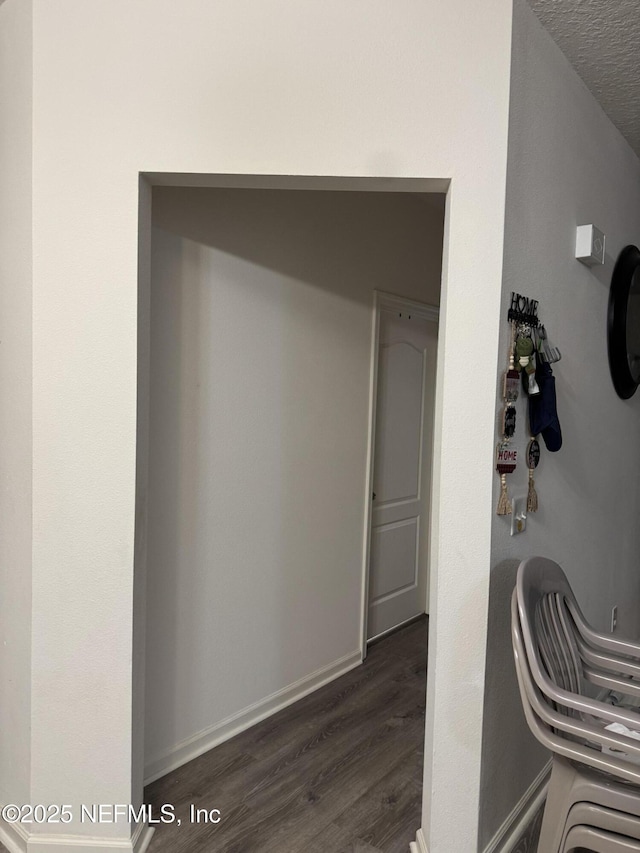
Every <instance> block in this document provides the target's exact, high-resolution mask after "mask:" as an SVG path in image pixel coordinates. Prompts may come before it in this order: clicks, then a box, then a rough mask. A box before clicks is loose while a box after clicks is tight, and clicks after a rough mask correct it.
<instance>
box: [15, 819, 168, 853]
mask: <svg viewBox="0 0 640 853" xmlns="http://www.w3.org/2000/svg"><path fill="white" fill-rule="evenodd" d="M153 832H154V828H153V827H152V826H147V825H145V824H138V826H137V827H136V829H135V832H134V833H133V835H132V837H131V838H129V839H118V838H114V839H109V838H98V837H96V836H90V835H89V836H87V835H45V834H33V833H28V832H26V831H25V829H24V827H23V826H22V825H21V824H19V823H1V824H0V842H2V844H4V846H5V847H6V848H7V850H8V851H9V853H115V851H118V850H119V851H121V853H145V850H146V849H147V848H148V846H149V842H150V841H151V836H152V835H153Z"/></svg>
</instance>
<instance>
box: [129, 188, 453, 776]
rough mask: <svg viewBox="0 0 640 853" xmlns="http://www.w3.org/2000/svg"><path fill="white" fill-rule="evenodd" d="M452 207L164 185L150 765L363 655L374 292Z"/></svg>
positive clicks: (154, 289) (432, 243)
mask: <svg viewBox="0 0 640 853" xmlns="http://www.w3.org/2000/svg"><path fill="white" fill-rule="evenodd" d="M443 202H444V199H443V197H442V196H440V197H434V198H433V200H430V201H427V200H423V199H422V198H421V197H419V196H417V195H415V194H404V195H402V194H398V193H353V192H322V191H320V192H313V191H311V192H309V191H289V192H287V191H279V190H233V189H230V190H223V189H218V190H216V189H179V188H156V190H155V191H154V202H153V205H154V206H153V220H154V226H155V227H154V232H153V252H152V286H151V293H152V295H151V409H150V425H151V433H150V439H151V440H150V477H149V551H148V554H149V560H148V592H147V623H148V632H147V679H146V683H147V694H146V704H147V710H146V760H147V763H148V764H150V765H151V764H154V762H155V761H157V760H158V759H159V758H160V757H161V756H163V755H165V754H171V753H172V752H174V751H175V747H176V746H177V745H178V744H180V743H181V742H183V741H186V740H189V739H191V738H193V737H194V736H195V735H198V734H200V733H201V732H203V731H204V730H207V729H211V728H213V726H215V725H216V724H219V723H220V722H221V721H223V720H225V719H226V718H228V717H230V716H233V715H236V714H238V713H239V712H240V711H243V710H244V709H246V708H248V707H249V706H252V705H254V704H255V703H258V702H260V701H261V700H264V699H266V698H267V697H269V696H270V695H271V694H273V693H276V692H277V691H281V690H283V689H284V688H286V687H289V686H290V685H292V684H294V683H295V682H298V681H300V680H302V679H305V678H309V677H310V676H312V675H313V674H314V673H315V672H316V671H318V670H320V669H323V668H326V667H328V666H330V665H332V664H335V665H337V664H338V663H339V662H340V661H341V660H342V659H344V658H346V657H348V656H349V655H351V656H352V657H353V656H354V655H355V657H356V658H358V657H359V653H360V651H361V638H362V633H361V619H362V566H363V539H364V523H365V509H366V501H367V497H368V495H367V487H366V475H367V468H368V456H367V444H368V430H369V376H370V367H371V363H370V362H371V333H372V315H373V291H374V289H376V288H377V289H381V290H385V291H392V292H394V293H398V294H400V295H404V296H407V297H410V298H414V299H418V300H421V301H423V302H427V303H430V304H438V302H439V299H440V279H441V259H442V238H443V221H444V203H443Z"/></svg>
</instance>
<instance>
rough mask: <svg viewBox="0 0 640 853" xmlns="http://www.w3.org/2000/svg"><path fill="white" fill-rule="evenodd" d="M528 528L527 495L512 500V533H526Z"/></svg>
mask: <svg viewBox="0 0 640 853" xmlns="http://www.w3.org/2000/svg"><path fill="white" fill-rule="evenodd" d="M526 528H527V499H526V497H524V496H523V497H519V498H513V500H512V501H511V535H512V536H517V535H518V533H524V531H525V530H526Z"/></svg>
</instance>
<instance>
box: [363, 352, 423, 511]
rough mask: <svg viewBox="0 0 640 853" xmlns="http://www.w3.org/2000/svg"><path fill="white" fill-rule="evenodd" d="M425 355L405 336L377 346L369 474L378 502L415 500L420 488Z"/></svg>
mask: <svg viewBox="0 0 640 853" xmlns="http://www.w3.org/2000/svg"><path fill="white" fill-rule="evenodd" d="M423 362H424V354H423V352H421V351H420V350H419V349H417V348H416V347H415V346H414V345H413V344H410V343H408V342H407V341H397V342H395V343H392V344H382V345H381V346H380V356H379V361H378V405H379V408H378V415H377V418H378V427H377V431H376V434H377V435H378V436H379V442H378V443H377V447H376V454H375V458H374V474H373V479H374V482H375V484H376V486H377V489H376V495H377V500H378V501H379V502H380V503H379V505H378V507H377V508H379V506H380V505H381V504H384V503H387V502H390V501H398V500H411V499H413V500H415V499H416V498H417V497H418V494H419V491H420V456H421V441H420V436H421V431H422V395H423V387H424V364H423Z"/></svg>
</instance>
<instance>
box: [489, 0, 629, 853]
mask: <svg viewBox="0 0 640 853" xmlns="http://www.w3.org/2000/svg"><path fill="white" fill-rule="evenodd" d="M512 56H513V68H512V81H511V117H510V128H509V163H508V172H507V208H506V226H505V264H504V278H503V295H502V318H503V322H502V324H501V337H500V359H499V363H498V382H497V396H498V405H497V407H496V422H498V418H499V416H500V413H501V411H502V405H501V398H502V384H501V383H502V376H503V372H504V370H505V369H506V367H507V350H508V340H509V339H508V333H509V329H508V323H507V322H506V315H507V310H508V307H509V299H510V295H511V291H512V290H516V291H518V292H519V293H522V294H524V295H527V296H530V297H532V298H534V299H538V300H539V301H540V305H539V312H538V313H539V315H540V317H541V319H542V321H543V322H544V323H545V324H546V328H547V331H548V333H549V336H550V338H551V339H552V342H553V343H554V344H555V345H556V346H557V347H559V349H560V350H561V352H562V360H561V361H560V362H558V363H557V364H555V365H553V371H554V375H555V377H556V387H557V394H558V413H559V417H560V423H561V427H562V434H563V447H562V449H561V450H560V451H559V452H557V453H549V452H548V451H547V450H546V448H545V446H544V442H543V441H541V449H542V456H541V462H540V465H539V467H538V469H537V471H536V475H535V481H536V489H537V491H538V496H539V502H540V508H539V511H538V512H537V513H535V514H530V515H529V517H528V520H527V530H526V532H525V533H524V534H521V535H519V536H515V537H513V538H512V537H511V536H510V535H509V524H510V522H509V520H508V519H505V518H501V517H498V516H494V521H493V536H492V542H493V544H492V565H493V569H492V574H491V591H490V605H489V626H490V628H489V636H488V646H487V676H486V689H485V718H484V741H483V744H484V745H483V765H482V767H483V769H482V778H483V798H482V824H481V831H480V842H481V843H480V849H481V850H482V849H484V846H485V845H486V844H487V843H488V841H489V840H490V839H491V837H492V836H493V835H494V833H495V832H496V831H497V830H498V829H499V827H500V824H501V822H502V821H503V820H504V819H505V818H506V817H507V816H508V814H509V812H510V810H511V809H512V808H513V807H514V806H515V805H516V803H517V802H518V800H519V798H520V797H521V796H522V794H523V793H524V792H525V790H526V789H527V787H528V786H529V784H530V783H531V782H532V781H533V779H534V778H535V776H536V774H537V773H538V772H539V770H540V769H541V768H542V766H543V764H544V762H545V760H546V758H547V755H546V753H545V752H544V750H543V749H542V748H541V747H539V746H538V744H537V742H536V741H534V739H533V737H532V735H531V734H530V733H529V730H528V728H527V726H526V723H525V721H524V717H523V714H522V710H521V704H520V698H519V695H518V693H517V685H516V680H515V672H514V667H513V659H512V652H511V642H510V636H509V604H510V596H511V591H512V589H513V584H514V581H515V570H516V568H517V565H518V563H519V561H520V560H521V559H523V558H524V557H526V556H530V555H533V554H541V555H543V556H547V557H551V558H552V559H554V560H556V561H557V562H559V563H560V564H561V565H562V566H563V568H564V569H565V571H566V573H567V575H568V577H569V580H570V581H571V583H572V585H573V586H574V589H575V592H576V595H577V597H578V600H579V601H580V604H581V606H582V607H583V609H584V611H585V614H586V615H587V617H588V618H589V619H590V620H591V621H592V623H593V624H594V625H595V626H596V627H598V628H600V629H608V625H609V620H610V614H611V607H612V606H613V605H614V604H617V605H618V606H619V621H618V625H619V627H618V631H619V633H620V634H621V635H627V636H630V637H638V635H639V634H640V572H639V571H638V568H639V566H640V526H639V525H638V523H637V519H638V517H639V516H640V479H639V478H638V474H637V472H638V471H640V442H639V441H638V437H639V436H640V394H637V395H636V396H635V397H633V398H632V399H631V400H628V401H623V400H620V399H619V398H618V397H617V396H616V393H615V391H614V389H613V385H612V382H611V377H610V374H609V365H608V358H607V337H606V335H607V303H608V296H609V284H610V279H611V273H612V270H613V265H614V262H615V260H616V258H617V255H618V253H619V251H620V250H621V249H622V248H623V247H624V246H625V245H626V244H628V243H635V244H636V245H637V244H639V243H640V162H639V161H638V158H637V157H636V156H635V154H634V153H633V152H632V151H631V149H630V148H629V146H628V145H627V143H626V142H625V141H624V140H623V138H622V137H621V135H620V134H619V132H618V131H617V130H616V128H615V127H614V126H613V125H612V124H611V122H610V121H609V119H608V118H607V117H606V115H605V114H604V113H603V112H602V110H601V109H600V107H599V106H598V104H597V103H596V101H595V100H594V98H593V96H592V95H591V94H590V93H589V91H588V90H587V89H586V87H585V86H584V84H583V83H582V81H581V80H580V79H579V78H578V77H577V75H576V73H575V72H574V70H573V69H572V67H571V66H570V65H569V63H568V61H567V60H566V59H565V57H564V55H563V54H562V53H561V52H560V50H559V49H558V48H557V46H556V45H555V44H554V42H553V41H552V40H551V38H550V36H549V35H548V34H547V33H546V31H545V30H543V29H542V27H541V25H540V24H539V22H538V20H537V18H536V17H535V16H534V14H533V13H532V12H531V10H530V9H529V7H528V6H527V5H526V4H525V3H524V2H522V0H517V2H516V4H515V19H514V42H513V50H512ZM586 223H593V224H594V225H596V226H597V227H598V228H600V229H601V230H602V231H604V232H605V234H606V238H607V257H606V264H605V265H604V266H600V267H597V266H596V267H591V268H587V267H585V266H584V265H583V264H581V263H579V262H578V261H577V260H576V259H575V257H574V255H575V233H576V226H577V225H582V224H586ZM526 411H527V407H526V402H525V400H524V398H523V396H522V395H521V397H520V399H519V400H518V403H517V417H518V421H517V428H516V446H517V447H518V448H519V451H520V453H522V454H523V453H524V451H525V449H526V445H527V441H528V433H527V417H526ZM496 440H497V439H496ZM521 458H522V457H521ZM508 482H509V490H510V494H511V495H512V496H514V495H518V494H524V495H526V492H527V471H526V468H525V466H524V464H522V465H520V464H519V465H518V468H517V470H516V472H515V474H513V475H511V476H510V477H509V478H508ZM498 492H499V478H498V476H497V474H496V475H494V511H495V506H496V505H497V501H498Z"/></svg>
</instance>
